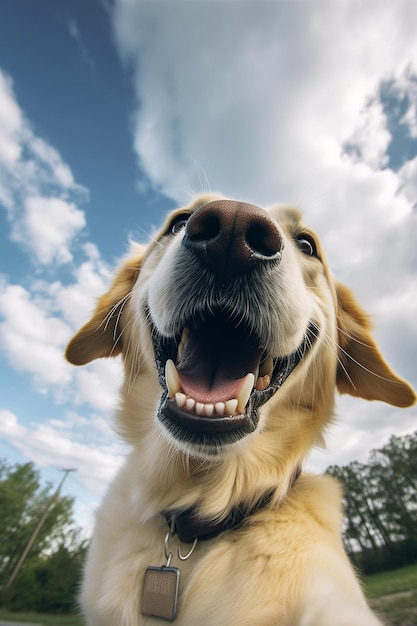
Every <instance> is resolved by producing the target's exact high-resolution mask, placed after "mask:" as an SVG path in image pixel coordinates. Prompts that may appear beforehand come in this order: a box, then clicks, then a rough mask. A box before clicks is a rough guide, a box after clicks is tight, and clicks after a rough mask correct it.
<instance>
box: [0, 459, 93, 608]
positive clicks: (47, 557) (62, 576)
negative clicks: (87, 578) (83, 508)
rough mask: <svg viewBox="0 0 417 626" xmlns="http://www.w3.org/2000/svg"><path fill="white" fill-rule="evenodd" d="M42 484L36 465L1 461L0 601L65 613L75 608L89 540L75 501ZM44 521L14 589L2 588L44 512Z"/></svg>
mask: <svg viewBox="0 0 417 626" xmlns="http://www.w3.org/2000/svg"><path fill="white" fill-rule="evenodd" d="M54 492H55V489H54V488H53V487H52V485H50V484H47V485H42V484H41V481H40V475H39V472H38V471H37V470H36V469H35V467H34V465H33V463H24V464H16V465H8V464H7V463H6V462H5V461H0V511H1V515H0V588H1V587H3V595H2V598H1V599H2V602H3V603H4V604H7V605H8V606H10V608H15V609H20V610H39V611H40V610H43V611H62V612H66V611H68V610H70V607H71V609H73V608H74V606H75V593H76V588H77V586H78V584H79V580H80V572H81V562H82V559H83V557H84V553H85V550H86V542H85V540H83V539H82V538H81V532H80V529H78V528H77V527H76V526H75V524H74V521H73V505H74V500H73V498H69V497H66V496H60V495H58V496H57V497H56V498H54V499H53V505H52V506H50V505H51V496H52V493H54ZM49 506H50V508H49V510H48V515H47V517H46V519H45V523H44V524H43V525H42V528H41V530H40V532H39V534H38V536H37V539H36V541H35V543H34V545H33V546H32V548H31V550H30V552H29V554H28V556H27V558H26V560H25V562H24V564H23V567H22V569H21V570H20V571H19V573H18V575H17V578H16V580H15V581H14V583H13V585H12V587H11V588H10V589H8V590H7V591H5V590H4V586H5V585H6V584H7V581H8V580H9V578H10V575H11V573H12V571H13V569H14V567H15V565H16V563H17V561H18V559H19V558H20V556H21V555H22V552H23V550H24V549H25V547H26V545H27V543H28V541H29V539H30V537H31V535H32V533H33V531H34V529H35V527H36V525H37V524H38V521H39V519H40V518H41V516H42V514H43V513H44V512H45V511H46V510H47V508H48V507H49Z"/></svg>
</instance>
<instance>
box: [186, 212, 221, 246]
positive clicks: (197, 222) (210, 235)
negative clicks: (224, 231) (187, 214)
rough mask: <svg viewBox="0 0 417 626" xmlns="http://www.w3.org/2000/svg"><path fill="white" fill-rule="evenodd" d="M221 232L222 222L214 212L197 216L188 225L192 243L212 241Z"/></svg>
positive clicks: (188, 233)
mask: <svg viewBox="0 0 417 626" xmlns="http://www.w3.org/2000/svg"><path fill="white" fill-rule="evenodd" d="M220 232H221V222H220V219H219V217H218V215H216V214H215V213H214V212H213V213H204V214H203V213H202V214H199V215H197V214H195V215H194V216H192V219H190V220H189V222H188V224H187V235H188V237H189V238H190V240H191V241H195V242H197V241H210V240H212V239H215V238H216V237H218V235H219V234H220Z"/></svg>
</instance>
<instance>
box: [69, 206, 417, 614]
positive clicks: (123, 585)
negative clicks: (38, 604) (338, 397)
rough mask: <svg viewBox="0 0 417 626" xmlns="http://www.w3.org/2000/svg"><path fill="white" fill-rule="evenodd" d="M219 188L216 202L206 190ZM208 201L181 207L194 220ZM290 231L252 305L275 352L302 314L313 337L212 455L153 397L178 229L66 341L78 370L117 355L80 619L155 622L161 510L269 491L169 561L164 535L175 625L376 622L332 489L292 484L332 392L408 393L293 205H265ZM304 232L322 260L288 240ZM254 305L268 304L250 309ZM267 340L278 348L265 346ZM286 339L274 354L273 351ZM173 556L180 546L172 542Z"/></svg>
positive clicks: (221, 508) (220, 512)
mask: <svg viewBox="0 0 417 626" xmlns="http://www.w3.org/2000/svg"><path fill="white" fill-rule="evenodd" d="M216 197H217V196H216ZM211 199H212V197H207V196H205V197H200V198H198V199H197V200H196V201H195V202H194V203H193V204H192V205H190V206H189V207H185V208H183V209H181V210H179V211H181V212H184V211H186V212H188V213H192V212H193V211H194V210H196V209H197V208H198V207H200V206H202V205H203V204H204V203H205V202H208V201H210V200H211ZM270 213H271V215H272V216H273V217H274V219H275V220H276V221H277V223H278V224H279V226H280V229H281V232H282V233H283V236H284V238H285V248H284V254H283V261H282V263H281V264H280V266H279V268H278V269H277V274H276V282H274V283H271V285H268V286H267V287H265V291H266V292H268V294H267V296H268V298H270V299H271V302H275V306H274V307H273V308H271V307H269V309H268V310H267V311H261V312H260V314H259V319H260V323H264V324H266V325H269V326H270V333H271V336H272V339H271V343H272V344H273V345H274V350H275V351H276V354H277V355H279V356H281V355H280V354H279V350H280V349H283V348H282V345H284V346H285V353H290V352H291V350H294V349H295V347H296V346H297V344H298V343H299V341H300V337H301V336H302V334H303V333H304V331H305V324H306V322H307V320H309V319H312V320H313V321H314V322H315V323H316V324H317V325H318V326H319V327H320V333H319V336H318V339H317V340H316V341H315V342H314V344H313V346H312V348H311V350H310V351H309V352H308V353H307V354H306V356H305V358H304V359H303V361H302V362H301V363H300V364H299V365H298V366H297V368H296V369H295V370H294V372H293V373H292V374H291V375H290V377H289V378H288V380H286V382H285V383H284V384H283V386H282V388H280V389H279V390H278V392H277V393H276V394H275V395H274V396H273V397H272V398H271V399H270V400H269V401H268V402H267V403H266V404H265V405H264V406H263V407H262V409H261V419H260V422H259V425H258V428H257V429H256V431H255V432H253V433H251V434H249V435H247V436H246V437H244V438H243V439H242V440H240V441H239V442H237V443H234V444H231V445H229V446H228V449H227V450H226V451H224V452H222V453H221V454H220V455H219V456H218V458H214V457H213V458H208V457H207V458H206V457H204V455H201V454H194V453H193V448H192V446H191V445H188V446H187V445H184V444H178V443H177V442H176V441H175V440H174V439H173V438H172V437H171V436H170V435H169V434H168V433H167V432H166V431H165V429H164V428H163V426H161V424H160V423H159V422H158V420H157V419H156V417H155V415H156V411H157V407H158V403H159V398H160V394H161V388H160V385H159V383H158V378H157V373H156V368H155V361H154V353H153V347H152V342H151V339H150V335H149V328H148V324H147V321H146V318H145V315H144V313H143V305H144V304H145V303H146V304H148V305H149V310H150V315H151V317H152V319H153V322H154V323H155V324H156V326H157V327H158V330H162V331H164V330H165V329H166V328H168V326H169V323H170V310H171V309H170V307H173V306H177V305H178V302H177V301H176V298H177V297H179V296H177V294H178V293H179V290H178V289H176V281H177V280H178V277H177V274H176V269H175V268H176V263H177V261H178V259H179V256H180V254H181V239H182V233H178V234H175V235H169V234H166V229H167V224H168V223H169V221H170V220H171V219H172V215H171V216H170V217H169V218H168V220H167V224H166V225H165V226H164V227H163V228H162V230H161V232H160V234H159V235H158V236H157V237H156V239H155V241H154V242H153V243H151V244H150V245H149V246H147V247H145V246H135V247H134V248H133V250H132V253H131V255H130V256H129V258H128V259H127V260H125V262H124V263H123V264H122V266H121V267H120V269H119V270H118V272H117V273H116V277H115V279H114V282H113V284H112V285H111V287H110V289H109V291H108V293H107V294H105V295H104V296H103V297H102V298H101V299H100V300H99V302H98V304H97V308H96V311H95V313H94V315H93V317H92V319H91V320H90V321H89V322H87V324H86V325H85V326H84V327H83V328H82V329H81V330H80V331H79V332H78V333H77V335H76V336H75V337H74V338H73V339H72V341H71V342H70V344H69V346H68V349H67V358H68V359H69V361H71V362H72V363H74V364H76V365H82V364H85V363H87V362H89V361H91V360H92V359H95V358H100V357H110V356H115V355H117V354H121V355H122V358H123V363H124V369H125V379H124V383H123V385H122V389H121V401H120V408H119V410H118V413H117V428H118V431H119V433H120V435H121V436H122V437H123V438H124V439H125V441H126V442H127V443H128V444H129V445H130V446H131V453H130V455H129V457H128V458H127V459H126V462H125V465H124V467H123V468H122V470H121V471H120V472H119V474H118V475H117V477H116V478H115V480H114V481H113V483H112V484H111V486H110V488H109V490H108V493H107V495H106V497H105V499H104V501H103V503H102V505H101V507H100V509H99V511H98V513H97V520H96V528H95V532H94V538H93V541H92V545H91V548H90V551H89V555H88V559H87V564H86V568H85V574H84V582H83V589H82V606H83V610H84V612H85V616H86V619H87V623H88V624H89V625H90V626H139V625H142V624H149V625H152V624H156V623H163V622H158V620H155V619H151V618H144V617H142V616H141V612H140V597H141V589H142V581H143V575H144V571H145V569H146V568H147V567H148V566H150V565H155V566H160V565H162V563H163V548H164V538H165V535H166V532H167V525H166V522H165V521H164V519H163V518H162V517H161V516H160V515H159V513H160V512H161V511H163V510H166V509H168V508H176V509H179V508H181V507H187V506H191V505H196V506H198V507H199V512H200V514H201V515H202V516H203V517H208V518H212V519H215V518H219V517H220V518H221V517H222V516H226V515H227V512H228V511H229V510H230V508H231V507H232V506H233V505H235V504H238V503H240V502H245V503H248V504H253V503H254V502H255V501H256V500H257V499H258V498H259V497H260V495H262V494H263V493H265V491H267V490H268V489H271V488H274V489H275V491H274V496H273V499H272V501H271V502H270V503H269V505H268V506H266V507H264V508H262V509H260V510H259V511H258V512H257V513H255V514H253V515H252V516H251V517H250V518H249V519H248V520H247V521H246V523H245V524H244V525H243V526H242V527H241V528H239V529H237V530H231V531H226V532H224V533H222V534H220V535H219V536H218V537H216V538H214V539H211V540H208V541H204V542H203V541H202V542H199V543H198V544H197V547H196V549H195V551H194V553H193V554H192V556H191V557H190V558H189V559H188V560H187V561H185V562H179V560H178V558H177V556H176V550H177V547H178V545H179V544H178V541H177V538H176V537H174V538H171V540H170V544H169V549H170V550H171V551H172V552H173V553H174V559H173V563H172V565H174V566H177V567H179V569H180V571H181V583H180V585H181V586H180V599H179V610H178V616H177V618H176V623H177V624H179V625H181V626H226V625H227V626H244V625H248V626H261V625H265V626H267V625H268V626H269V625H271V626H272V625H277V626H290V625H291V626H296V625H297V626H353V625H355V626H356V625H359V624H360V625H361V626H372V625H377V624H380V622H379V620H378V619H377V617H375V616H374V615H373V614H372V612H371V611H370V610H369V608H368V607H367V604H366V601H365V599H364V596H363V593H362V591H361V588H360V585H359V583H358V582H357V579H356V576H355V573H354V571H353V569H352V567H351V565H350V563H349V561H348V559H347V556H346V555H345V552H344V549H343V545H342V541H341V525H342V505H341V502H342V494H341V490H340V487H339V485H338V484H337V483H336V482H335V481H334V480H333V479H332V478H330V477H328V476H312V475H308V474H302V475H301V477H300V478H299V479H298V480H297V482H296V483H295V485H294V486H293V487H290V482H291V477H292V475H293V473H294V471H295V469H296V468H297V467H298V466H299V465H300V464H301V463H302V461H303V459H304V458H305V457H306V455H307V454H308V452H309V451H310V450H311V448H312V446H314V445H316V444H320V443H321V442H322V437H323V430H324V428H325V427H326V425H327V424H328V423H329V422H330V421H331V419H332V414H333V405H334V395H335V389H336V387H337V388H338V389H339V391H340V392H342V393H350V394H352V395H356V396H360V397H364V398H366V399H368V400H372V399H376V400H381V401H384V402H389V403H391V404H393V405H396V406H408V405H410V404H412V403H413V402H414V400H415V395H414V392H413V390H412V389H411V388H410V386H409V385H408V384H407V383H406V382H405V381H403V380H402V379H401V378H399V377H398V376H397V375H396V374H395V373H394V372H393V371H392V370H391V369H390V368H389V366H388V365H387V364H386V362H385V361H384V359H383V357H382V356H381V354H380V352H379V350H378V348H377V346H376V344H375V342H374V340H373V338H372V336H371V333H370V324H369V321H368V318H367V317H366V315H365V314H364V313H363V312H362V310H361V309H360V307H359V306H358V304H357V303H356V301H355V298H354V297H353V295H352V293H351V292H350V291H349V290H348V289H347V288H346V287H344V286H343V285H341V284H339V283H338V282H337V281H336V280H335V279H334V278H333V277H332V275H331V272H330V270H329V268H328V266H327V262H326V260H325V256H324V253H323V251H322V249H321V246H320V242H319V241H318V239H317V237H316V236H315V235H314V233H311V231H309V229H306V228H305V226H304V225H303V224H302V219H301V216H300V214H299V213H298V212H297V211H295V210H293V209H289V208H278V209H277V208H275V209H271V212H270ZM305 232H307V233H309V235H311V236H314V238H315V241H316V245H317V249H318V257H319V258H318V259H317V258H314V259H311V258H309V257H306V256H305V255H303V254H302V253H301V252H300V251H299V250H298V249H297V247H296V245H295V243H294V237H295V236H296V235H297V234H299V233H305ZM258 305H259V307H260V310H261V309H262V306H264V303H262V302H259V303H258ZM274 342H275V343H274ZM280 346H281V348H280ZM181 549H182V551H183V552H186V551H187V550H188V547H187V546H182V547H181Z"/></svg>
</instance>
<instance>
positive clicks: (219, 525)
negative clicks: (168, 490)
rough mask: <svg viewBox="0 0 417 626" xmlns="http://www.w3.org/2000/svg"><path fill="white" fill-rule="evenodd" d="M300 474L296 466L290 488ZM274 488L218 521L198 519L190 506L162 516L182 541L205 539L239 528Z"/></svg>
mask: <svg viewBox="0 0 417 626" xmlns="http://www.w3.org/2000/svg"><path fill="white" fill-rule="evenodd" d="M300 474H301V468H300V467H298V468H297V470H296V472H295V473H294V476H293V477H292V480H291V483H290V488H291V487H292V486H293V485H294V483H295V481H296V480H297V478H298V477H299V475H300ZM274 492H275V489H271V490H269V491H267V492H266V493H265V494H264V495H263V496H262V498H260V499H259V500H258V501H257V502H255V504H254V505H253V506H252V507H248V506H247V505H244V504H240V505H237V506H235V507H233V509H231V511H230V513H229V514H228V515H227V517H225V518H223V519H222V520H220V521H219V522H215V521H210V520H204V519H199V518H198V517H197V516H196V508H195V507H190V508H189V509H185V510H184V509H183V510H181V511H164V512H163V513H162V515H163V517H164V518H165V519H166V521H167V524H168V526H169V527H170V528H171V529H172V534H173V535H175V534H176V535H178V538H179V540H180V541H181V542H183V543H193V542H194V541H195V540H196V539H199V540H200V541H205V540H206V539H212V538H213V537H217V535H220V533H222V532H224V531H225V530H235V529H237V528H239V526H241V525H242V524H243V522H244V521H245V519H247V518H248V517H249V516H251V515H253V514H254V513H256V511H258V510H259V509H262V508H263V507H265V506H267V505H268V504H269V503H270V501H271V500H272V496H273V494H274Z"/></svg>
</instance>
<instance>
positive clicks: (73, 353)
mask: <svg viewBox="0 0 417 626" xmlns="http://www.w3.org/2000/svg"><path fill="white" fill-rule="evenodd" d="M145 250H146V247H145V246H140V245H139V244H137V245H135V247H134V252H133V254H132V255H131V256H130V257H129V258H128V259H127V260H126V261H125V262H124V263H123V264H122V265H121V267H120V268H119V269H118V270H117V272H116V275H115V277H114V279H113V282H112V284H111V286H110V289H109V290H108V292H107V293H105V294H104V296H102V297H101V298H100V299H99V301H98V303H97V306H96V309H95V311H94V313H93V315H92V317H91V319H90V320H89V321H88V322H87V323H86V324H84V326H82V328H80V330H79V331H78V332H77V333H76V335H74V337H73V338H72V339H71V341H70V342H69V344H68V346H67V349H66V351H65V357H66V359H67V360H68V361H69V362H70V363H72V364H73V365H85V364H86V363H89V362H90V361H93V360H94V359H100V358H102V357H110V356H117V355H118V354H120V352H121V350H122V346H121V340H122V337H121V333H120V329H119V328H118V324H119V321H120V316H121V312H122V310H123V307H124V305H125V303H126V299H127V298H128V297H129V294H130V292H131V290H132V287H133V285H134V284H135V282H136V279H137V277H138V275H139V271H140V266H141V263H142V258H143V255H144V252H145Z"/></svg>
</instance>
